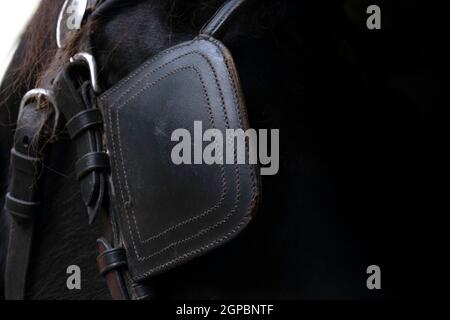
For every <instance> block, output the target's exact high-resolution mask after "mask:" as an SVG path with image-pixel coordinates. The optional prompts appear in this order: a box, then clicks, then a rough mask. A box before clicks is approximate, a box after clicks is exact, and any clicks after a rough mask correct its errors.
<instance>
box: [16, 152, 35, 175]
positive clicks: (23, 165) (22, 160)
mask: <svg viewBox="0 0 450 320" xmlns="http://www.w3.org/2000/svg"><path fill="white" fill-rule="evenodd" d="M11 158H12V165H13V167H14V169H17V170H20V171H22V172H25V173H27V174H30V175H32V176H35V175H36V172H38V171H40V170H41V161H42V160H41V159H40V158H33V157H29V156H27V155H24V154H21V153H19V152H17V150H16V149H12V150H11Z"/></svg>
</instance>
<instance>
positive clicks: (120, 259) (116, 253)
mask: <svg viewBox="0 0 450 320" xmlns="http://www.w3.org/2000/svg"><path fill="white" fill-rule="evenodd" d="M97 262H98V267H99V270H100V274H101V275H102V276H105V275H106V274H107V273H108V272H111V271H113V270H118V269H120V268H123V267H126V266H127V264H128V263H127V255H126V253H125V249H123V248H116V249H110V250H107V251H105V252H104V253H102V254H101V255H99V256H98V258H97Z"/></svg>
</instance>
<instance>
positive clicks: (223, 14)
mask: <svg viewBox="0 0 450 320" xmlns="http://www.w3.org/2000/svg"><path fill="white" fill-rule="evenodd" d="M250 2H251V0H227V1H226V2H225V3H224V4H223V5H222V7H220V9H219V10H218V11H217V12H216V14H215V15H214V16H213V17H212V18H211V19H210V20H209V21H208V22H207V23H206V25H205V26H203V28H202V29H201V31H200V34H204V35H209V36H212V37H214V38H220V37H221V36H222V35H223V33H224V32H225V31H226V28H227V26H228V23H229V22H230V21H231V20H232V19H233V18H234V17H235V16H236V15H237V14H238V13H239V12H241V11H242V10H243V9H245V7H247V5H248V4H249V3H250Z"/></svg>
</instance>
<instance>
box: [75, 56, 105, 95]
mask: <svg viewBox="0 0 450 320" xmlns="http://www.w3.org/2000/svg"><path fill="white" fill-rule="evenodd" d="M75 61H82V62H85V63H86V64H87V65H88V67H89V73H90V75H91V84H92V89H93V90H94V92H95V93H97V94H99V93H100V86H99V85H98V72H97V63H96V61H95V58H94V57H93V56H92V55H91V54H89V53H87V52H80V53H77V54H76V55H74V56H73V57H72V58H70V62H75Z"/></svg>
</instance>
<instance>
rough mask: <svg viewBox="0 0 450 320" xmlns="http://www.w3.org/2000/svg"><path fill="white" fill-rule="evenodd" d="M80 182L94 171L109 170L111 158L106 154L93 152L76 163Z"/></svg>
mask: <svg viewBox="0 0 450 320" xmlns="http://www.w3.org/2000/svg"><path fill="white" fill-rule="evenodd" d="M76 169H77V175H78V180H81V179H83V178H84V177H85V176H87V175H88V174H89V173H91V172H92V171H96V170H107V169H109V157H108V155H107V154H106V153H104V152H92V153H88V154H87V155H85V156H84V157H83V158H81V159H80V160H78V161H77V163H76Z"/></svg>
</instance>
